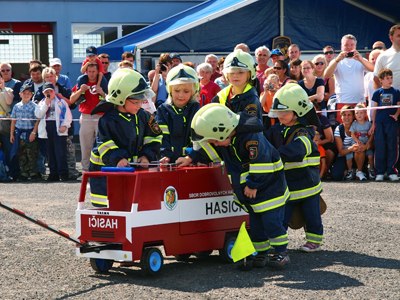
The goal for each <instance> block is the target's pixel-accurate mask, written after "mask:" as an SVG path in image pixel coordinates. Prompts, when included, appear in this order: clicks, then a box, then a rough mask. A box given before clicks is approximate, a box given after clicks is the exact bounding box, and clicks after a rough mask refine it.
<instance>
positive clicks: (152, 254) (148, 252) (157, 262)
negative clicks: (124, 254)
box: [140, 248, 164, 275]
mask: <svg viewBox="0 0 400 300" xmlns="http://www.w3.org/2000/svg"><path fill="white" fill-rule="evenodd" d="M163 263H164V259H163V256H162V254H161V251H160V250H159V249H158V248H145V249H144V250H143V253H142V259H141V260H140V264H141V268H142V270H143V272H144V273H145V274H146V275H156V274H157V273H158V272H159V271H160V269H161V267H162V265H163Z"/></svg>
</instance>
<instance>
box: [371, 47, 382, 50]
mask: <svg viewBox="0 0 400 300" xmlns="http://www.w3.org/2000/svg"><path fill="white" fill-rule="evenodd" d="M372 50H383V47H375V48H373V49H372Z"/></svg>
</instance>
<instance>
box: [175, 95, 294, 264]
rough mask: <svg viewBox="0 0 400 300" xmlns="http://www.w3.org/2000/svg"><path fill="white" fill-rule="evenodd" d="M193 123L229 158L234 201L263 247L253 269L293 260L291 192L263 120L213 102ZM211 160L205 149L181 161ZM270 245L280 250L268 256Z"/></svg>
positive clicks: (199, 136) (196, 136) (195, 134)
mask: <svg viewBox="0 0 400 300" xmlns="http://www.w3.org/2000/svg"><path fill="white" fill-rule="evenodd" d="M191 127H192V139H193V142H200V143H201V142H204V141H206V142H207V143H210V144H213V145H214V146H215V150H216V151H218V152H219V156H220V157H222V158H223V159H224V161H225V163H226V170H227V172H228V176H229V178H230V181H231V184H232V188H233V190H234V195H235V197H234V198H235V202H236V203H237V204H238V205H240V206H241V207H243V208H244V209H245V210H247V211H248V212H249V214H250V215H249V219H250V231H251V239H252V242H253V245H254V248H255V249H256V250H257V251H258V255H257V256H256V258H255V260H254V262H253V267H258V268H262V267H264V266H265V265H266V264H267V263H268V265H269V266H272V267H283V266H285V265H287V264H289V263H290V259H289V256H288V255H287V248H286V247H287V244H288V238H287V233H286V229H285V228H284V226H283V218H284V210H285V209H284V207H285V203H286V201H287V200H288V199H289V190H288V187H287V184H286V180H285V176H284V170H283V164H282V160H281V158H280V157H279V154H278V152H277V150H276V149H275V148H274V147H272V146H271V144H270V143H269V142H268V141H267V139H266V138H265V137H264V136H263V134H262V132H263V129H264V126H263V124H262V122H261V121H260V120H259V118H257V117H256V116H252V115H250V114H247V113H245V112H240V113H238V114H235V113H233V112H232V111H231V110H230V109H229V108H227V107H226V106H225V105H222V104H219V103H213V104H208V105H206V106H204V107H202V108H201V109H200V110H199V111H198V112H197V113H196V115H195V116H194V118H193V121H192V125H191ZM209 161H210V158H209V156H208V154H207V152H206V150H204V148H200V149H199V150H194V151H192V152H191V153H190V154H189V156H186V157H180V158H178V160H177V163H178V164H180V166H186V165H188V164H190V163H197V162H202V163H207V162H209ZM271 246H273V247H274V248H275V254H274V255H273V256H272V257H271V258H270V259H269V258H268V249H269V248H270V247H271Z"/></svg>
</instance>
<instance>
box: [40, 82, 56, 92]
mask: <svg viewBox="0 0 400 300" xmlns="http://www.w3.org/2000/svg"><path fill="white" fill-rule="evenodd" d="M47 90H54V85H53V84H52V83H50V82H46V83H45V84H44V85H43V92H45V91H47Z"/></svg>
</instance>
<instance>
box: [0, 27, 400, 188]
mask: <svg viewBox="0 0 400 300" xmlns="http://www.w3.org/2000/svg"><path fill="white" fill-rule="evenodd" d="M389 37H390V40H391V42H392V46H391V47H390V48H389V49H386V46H385V44H384V43H383V42H381V41H376V42H375V43H373V46H372V49H373V51H372V52H371V53H368V54H367V56H368V59H366V58H364V57H362V55H361V54H360V53H359V52H358V51H357V50H356V47H357V40H356V37H354V36H353V35H351V34H346V35H344V36H343V37H342V39H341V49H340V51H335V49H334V48H333V47H332V46H330V45H327V46H326V47H324V48H323V49H322V52H321V54H319V55H316V56H315V57H314V58H313V59H312V60H301V51H300V47H299V46H298V45H296V44H292V45H290V47H289V48H288V51H287V53H288V58H286V59H285V56H284V54H283V52H282V50H281V49H272V50H270V49H268V48H267V47H266V46H260V47H258V48H257V49H255V52H254V54H255V55H254V63H255V66H256V77H257V78H256V80H255V84H254V87H255V89H256V91H257V94H258V96H259V98H260V104H261V107H262V108H263V122H264V127H265V129H268V128H269V127H271V126H272V125H274V124H275V123H276V122H277V120H276V119H273V118H269V117H268V112H269V109H270V108H271V105H272V99H273V97H274V95H275V93H276V92H277V91H278V90H279V89H280V88H281V87H282V86H284V85H285V84H287V83H288V82H296V83H298V84H299V85H300V86H301V87H302V88H303V89H304V90H305V91H306V93H307V94H308V96H309V100H310V101H311V102H313V103H314V107H315V110H316V111H317V112H318V115H319V118H320V123H321V126H318V127H316V132H317V137H316V139H315V142H316V143H317V144H318V145H319V148H320V149H321V151H320V152H321V155H322V156H321V157H323V158H324V159H323V160H321V161H323V165H321V172H320V175H321V177H322V178H324V179H326V180H329V179H334V180H345V179H347V180H352V179H356V178H357V179H359V180H367V179H368V178H369V179H372V180H378V181H381V180H383V179H384V178H388V179H390V180H392V181H394V180H398V177H397V163H398V162H397V158H398V155H399V150H398V149H399V144H398V134H399V130H398V129H399V125H398V122H397V117H398V115H399V113H400V109H399V108H396V107H395V106H396V105H399V104H400V92H399V91H398V89H400V54H399V53H400V52H399V51H400V25H395V26H393V27H392V28H391V29H390V31H389ZM237 49H241V50H242V51H244V52H247V53H250V49H249V47H248V46H247V45H245V44H243V43H241V44H238V45H237V46H236V47H235V49H234V50H237ZM224 60H225V57H220V58H218V57H217V56H216V55H214V54H209V55H207V56H206V57H205V60H204V63H201V64H198V65H197V66H196V65H195V64H193V63H192V62H188V61H183V60H182V58H181V56H180V55H179V54H178V53H162V54H161V55H160V57H159V60H158V64H157V65H156V67H155V70H151V71H150V72H149V73H148V75H147V77H148V81H149V85H150V86H151V88H152V90H153V92H154V94H155V96H154V98H152V99H147V100H146V101H144V102H143V106H142V108H143V109H145V110H147V111H148V112H149V113H150V114H152V115H155V114H156V110H157V108H158V107H159V106H160V105H162V104H163V103H165V101H166V99H167V98H168V90H167V88H166V78H167V76H168V73H169V71H170V70H171V69H172V68H173V67H175V66H177V65H179V64H182V63H183V64H184V65H187V66H190V67H192V68H193V69H195V71H196V72H197V75H198V77H199V79H200V82H199V86H200V90H199V93H198V96H197V101H198V102H199V104H200V106H204V105H207V104H208V103H210V102H211V101H212V99H213V98H214V97H216V96H218V93H219V92H220V91H221V90H222V89H224V88H225V87H227V86H228V85H229V81H228V80H227V78H226V77H225V74H224V73H223V65H224ZM269 62H270V65H268V63H269ZM118 66H119V68H130V69H134V55H133V54H132V53H130V52H126V53H123V54H122V57H121V62H120V63H119V65H118ZM109 67H110V57H109V55H107V54H105V53H102V54H98V53H97V49H96V48H95V47H88V48H87V50H86V59H85V61H84V62H83V63H82V68H81V72H82V75H81V76H79V77H78V79H77V80H76V84H75V85H74V86H73V85H72V84H71V81H72V82H74V79H72V80H71V79H70V78H68V76H66V75H64V74H62V62H61V60H60V59H59V58H53V59H51V60H50V63H49V66H48V67H46V66H45V65H43V64H42V62H41V61H38V60H33V61H31V62H30V63H29V75H30V78H29V79H28V80H26V81H25V82H24V83H23V84H22V83H21V82H20V81H19V80H16V79H14V78H12V65H11V64H10V63H7V62H3V63H1V64H0V71H1V73H0V89H1V91H0V118H7V119H6V120H1V121H0V123H1V124H0V125H1V126H0V129H1V130H0V139H1V148H2V150H3V151H2V152H0V157H1V161H0V181H28V180H32V181H36V180H43V179H46V178H47V180H49V181H58V180H62V181H67V180H76V179H78V178H79V176H80V175H81V172H79V171H78V170H77V168H76V157H75V145H74V142H73V133H74V122H73V121H71V120H70V119H71V117H70V111H71V110H73V109H75V108H78V110H79V112H80V119H79V123H80V130H79V142H80V149H81V156H82V161H81V164H82V171H83V172H85V171H88V168H89V162H90V155H91V149H92V145H93V142H94V139H95V137H96V133H97V129H98V121H99V119H100V118H101V116H102V115H101V114H94V115H92V114H91V112H92V110H93V109H94V108H95V107H96V106H97V105H98V103H99V101H101V100H103V99H104V98H105V96H106V94H107V93H108V90H107V84H108V81H109V80H110V78H111V76H112V73H111V72H110V71H109ZM382 70H383V71H382ZM28 98H29V101H28ZM377 108H379V109H377ZM380 108H382V109H380ZM364 112H365V114H364ZM10 117H12V118H15V120H13V121H12V122H11V121H9V119H8V118H10ZM41 124H42V125H41ZM366 128H367V130H366ZM376 141H379V145H377V142H376ZM322 149H323V151H322ZM46 160H47V162H48V168H49V173H48V172H47V171H46V166H45V161H46ZM375 162H376V165H374V164H375ZM4 174H6V176H3V175H4ZM47 175H48V176H47ZM385 176H387V177H385Z"/></svg>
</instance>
